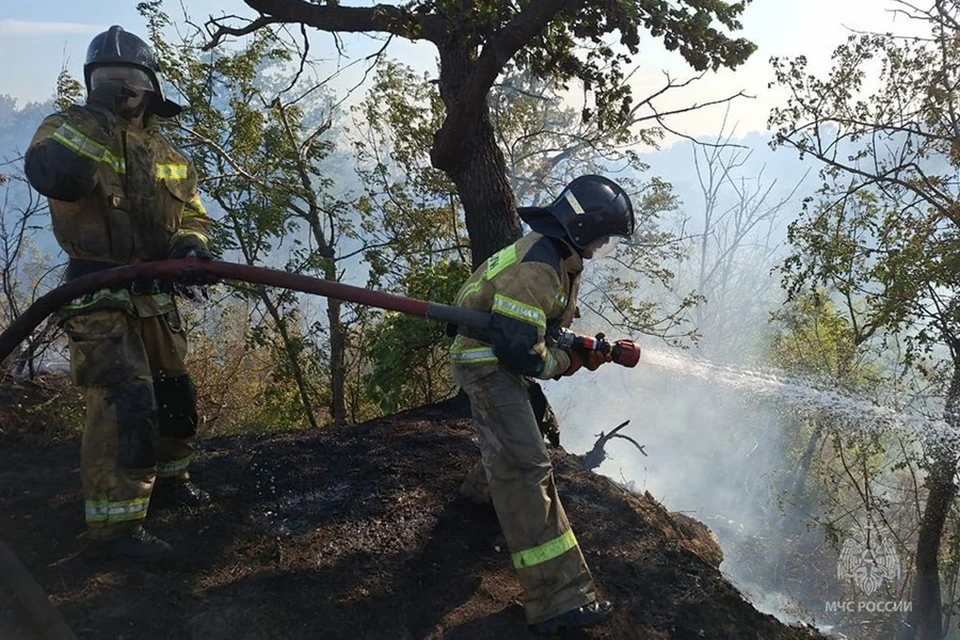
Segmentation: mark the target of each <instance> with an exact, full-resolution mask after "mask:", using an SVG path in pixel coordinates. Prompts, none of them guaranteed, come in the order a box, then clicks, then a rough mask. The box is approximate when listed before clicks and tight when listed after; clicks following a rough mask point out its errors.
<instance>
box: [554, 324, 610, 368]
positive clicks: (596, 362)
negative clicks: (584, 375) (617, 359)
mask: <svg viewBox="0 0 960 640" xmlns="http://www.w3.org/2000/svg"><path fill="white" fill-rule="evenodd" d="M604 337H605V336H604V335H603V334H602V333H598V334H597V340H602V339H603V338H604ZM568 353H569V354H570V366H569V367H567V370H566V371H564V372H563V375H565V376H572V375H573V374H575V373H576V372H577V371H579V370H580V369H581V368H582V367H586V368H587V369H589V370H590V371H596V370H597V369H599V368H600V365H602V364H606V363H607V362H611V361H612V360H613V353H612V352H611V353H603V352H602V351H593V350H591V351H582V350H580V349H573V350H571V351H569V352H568Z"/></svg>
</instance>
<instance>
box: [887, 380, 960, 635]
mask: <svg viewBox="0 0 960 640" xmlns="http://www.w3.org/2000/svg"><path fill="white" fill-rule="evenodd" d="M957 411H960V362H955V363H954V369H953V380H951V382H950V390H949V391H948V393H947V402H946V409H945V411H944V417H945V419H946V422H947V424H948V425H950V427H951V429H954V430H956V429H957V428H958V427H960V419H958V418H960V416H958V415H957ZM933 446H934V451H933V452H932V454H931V457H932V460H931V463H930V468H929V470H928V472H927V478H926V481H925V484H926V486H927V491H928V494H927V502H926V504H925V505H924V509H923V517H922V518H921V519H920V530H919V532H918V536H917V553H916V567H917V575H916V578H915V579H914V583H913V590H912V593H911V596H910V598H911V603H912V605H913V608H912V610H911V611H910V614H909V615H908V616H907V619H906V622H905V624H904V628H903V629H902V630H901V632H900V640H914V639H915V638H919V639H920V640H942V638H943V617H942V612H941V603H942V598H941V593H940V541H941V538H942V537H943V527H944V523H945V522H946V520H947V515H948V514H949V512H950V507H951V505H952V504H953V501H954V499H955V498H956V496H957V485H956V483H955V482H954V477H955V475H956V472H957V455H956V454H955V453H954V452H952V451H949V450H947V449H945V448H943V447H941V446H938V445H937V444H934V445H933Z"/></svg>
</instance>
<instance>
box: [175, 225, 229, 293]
mask: <svg viewBox="0 0 960 640" xmlns="http://www.w3.org/2000/svg"><path fill="white" fill-rule="evenodd" d="M181 258H199V259H200V260H212V259H213V254H212V253H210V250H209V249H207V247H206V246H205V245H204V244H203V243H202V242H200V241H199V240H198V239H196V238H194V237H192V236H185V237H183V238H180V239H179V240H177V241H176V242H174V243H173V246H172V247H170V253H168V254H167V259H168V260H179V259H181ZM219 281H220V279H219V278H217V277H216V276H212V275H207V274H202V273H198V272H196V271H194V270H193V269H184V270H183V271H181V272H180V279H179V280H178V282H179V283H181V284H184V285H186V286H188V287H192V286H200V287H207V286H210V285H214V284H217V283H218V282H219ZM187 297H189V296H187ZM204 297H207V296H206V292H204ZM190 299H191V300H192V299H193V298H190Z"/></svg>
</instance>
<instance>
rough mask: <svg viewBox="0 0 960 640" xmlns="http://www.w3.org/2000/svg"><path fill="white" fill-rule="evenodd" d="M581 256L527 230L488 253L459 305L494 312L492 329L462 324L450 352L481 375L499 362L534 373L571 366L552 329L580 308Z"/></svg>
mask: <svg viewBox="0 0 960 640" xmlns="http://www.w3.org/2000/svg"><path fill="white" fill-rule="evenodd" d="M582 271H583V259H582V258H581V257H580V255H579V254H578V253H577V252H576V251H574V250H573V249H572V248H571V247H570V245H568V244H567V243H566V242H564V241H563V240H561V239H559V238H549V237H546V236H543V235H541V234H539V233H529V234H527V235H525V236H524V237H522V238H521V239H520V240H518V241H517V242H515V243H514V244H512V245H510V246H509V247H506V248H505V249H502V250H501V251H499V252H497V253H496V254H494V255H492V256H491V257H490V258H488V259H487V260H486V261H485V262H484V263H483V264H482V265H480V267H479V268H478V269H477V270H476V271H475V272H474V273H473V275H472V276H470V278H469V279H468V280H467V281H466V283H464V285H463V286H462V287H461V288H460V291H459V293H458V294H457V297H456V304H457V305H460V306H463V307H465V308H467V309H472V310H475V311H484V312H487V313H491V314H492V315H493V320H492V322H491V325H490V328H489V330H486V331H478V330H473V329H466V328H463V327H461V328H459V329H458V335H457V336H456V338H455V339H454V341H453V346H452V347H451V349H450V356H451V358H452V360H453V362H454V363H456V364H459V365H463V366H464V367H468V368H469V370H470V372H471V374H472V376H475V377H482V376H485V375H488V374H490V373H492V372H493V371H495V370H496V369H497V368H498V366H499V365H501V364H502V365H503V366H505V367H507V368H508V369H509V370H510V371H512V372H514V373H517V374H520V375H525V376H531V377H536V378H542V379H547V378H554V377H556V376H558V375H560V374H562V373H563V372H564V371H566V370H567V368H568V367H569V366H570V356H569V355H568V354H567V353H566V352H565V351H563V350H562V349H559V348H557V347H555V346H553V339H552V338H551V331H552V330H553V329H555V328H557V327H569V326H570V323H571V322H572V321H573V318H574V316H575V313H576V301H577V292H578V290H579V287H580V273H581V272H582Z"/></svg>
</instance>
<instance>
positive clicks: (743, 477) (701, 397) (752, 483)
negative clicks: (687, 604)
mask: <svg viewBox="0 0 960 640" xmlns="http://www.w3.org/2000/svg"><path fill="white" fill-rule="evenodd" d="M671 153H672V154H676V153H679V151H677V150H676V149H674V150H671ZM780 161H781V163H782V158H781V159H780ZM653 164H655V165H656V163H653ZM661 166H662V164H661ZM687 166H688V168H689V163H688V165H687ZM780 169H781V170H780V171H777V172H776V174H775V175H791V173H790V172H787V171H784V170H783V169H784V165H783V164H781V166H780ZM755 170H756V167H753V168H751V167H750V166H748V165H744V166H743V167H741V171H743V172H745V173H747V174H749V172H750V171H755ZM802 173H803V171H802V170H799V171H797V170H794V171H793V172H792V175H802ZM667 178H668V179H669V175H668V176H667ZM688 179H689V178H688ZM783 188H784V189H787V190H790V189H792V185H783ZM758 189H759V188H758ZM790 193H793V192H792V191H790ZM801 195H802V193H801V194H799V195H798V196H797V199H799V197H800V196H801ZM681 196H683V199H684V200H685V202H686V206H685V208H684V214H685V215H687V216H688V218H689V221H688V225H687V228H688V229H694V230H696V229H698V228H705V227H703V226H702V224H701V223H702V219H701V217H702V213H698V211H697V194H696V193H693V194H692V195H691V193H690V192H688V193H687V194H683V193H681ZM731 197H733V194H732V193H726V194H723V193H719V194H718V198H719V199H718V201H716V202H714V203H713V205H712V206H713V207H714V211H715V212H722V211H743V210H744V209H743V207H740V208H738V207H737V206H735V205H736V203H733V202H730V201H729V198H731ZM725 198H727V200H724V199H725ZM755 204H756V203H755ZM797 208H798V207H792V206H788V205H787V204H786V202H785V200H783V199H781V198H780V197H779V195H776V192H774V199H773V206H771V207H767V206H762V205H761V204H757V205H756V207H755V211H757V212H759V213H758V215H762V220H763V222H764V224H763V225H762V227H758V228H757V229H758V234H754V235H750V234H747V235H744V236H743V237H739V236H736V237H739V240H738V241H739V242H741V243H742V246H743V247H744V248H745V250H743V251H741V250H739V249H738V248H737V247H730V246H723V245H721V244H717V243H719V242H720V239H722V238H730V237H734V236H735V234H729V233H727V234H724V233H723V232H722V228H721V232H718V233H716V234H715V235H714V236H711V238H710V239H709V240H710V241H709V242H702V243H693V244H692V245H691V250H690V252H689V254H688V259H689V261H690V262H691V263H693V264H694V265H697V263H698V260H701V259H704V258H705V263H706V264H707V265H714V264H719V265H720V266H719V268H718V269H716V270H714V271H713V272H716V273H721V274H722V276H723V278H724V280H723V281H722V282H720V281H717V280H713V281H711V282H710V286H711V289H712V291H713V292H714V298H713V299H712V300H708V303H707V307H708V308H707V309H706V310H701V312H700V313H697V312H693V313H692V314H691V316H692V317H693V319H694V320H698V321H699V322H698V323H697V324H698V328H700V329H701V330H702V332H703V333H704V335H703V338H702V340H701V342H700V346H699V347H696V346H695V347H693V348H691V349H690V350H688V351H680V350H676V349H670V348H668V347H665V346H663V344H662V342H660V341H655V340H654V339H649V338H648V339H642V338H641V339H640V343H641V346H642V347H643V357H642V358H641V362H640V365H639V366H638V367H637V368H635V369H625V368H622V367H618V366H616V365H607V366H604V367H602V368H600V369H599V370H598V371H596V372H594V373H592V374H591V373H589V372H583V373H581V374H578V375H577V376H576V377H574V378H564V379H561V380H560V381H558V382H556V383H553V384H549V385H546V386H545V391H546V393H547V395H548V397H549V399H550V402H551V404H552V405H553V406H554V408H555V410H556V411H557V414H558V416H559V418H560V422H561V428H562V435H561V441H562V444H563V445H564V447H565V448H566V449H567V450H568V451H574V452H578V453H583V452H586V451H588V450H590V449H591V448H592V447H593V444H594V442H595V441H596V438H597V435H598V434H600V433H601V432H609V431H610V430H611V429H613V428H614V427H616V426H617V425H618V424H620V423H621V422H623V421H625V420H630V425H629V426H628V427H627V428H626V429H625V430H624V431H623V432H622V433H624V434H626V435H629V436H631V437H632V438H634V439H636V440H637V441H638V442H639V443H640V444H642V445H643V446H644V447H645V451H646V453H647V454H648V456H649V457H644V456H643V454H642V453H641V452H640V451H638V450H637V449H636V448H634V447H633V445H631V444H630V443H629V442H627V441H625V440H612V441H611V442H610V443H609V444H608V446H607V452H608V454H609V457H608V459H607V460H606V461H605V462H604V463H603V465H601V467H600V468H599V469H598V470H597V471H598V472H600V473H603V474H604V475H607V476H608V477H610V478H612V479H614V480H616V481H618V482H621V483H623V484H625V485H628V488H630V489H632V490H635V491H639V492H643V491H649V492H650V493H651V494H652V495H653V496H654V497H655V498H656V499H657V500H658V501H660V502H661V503H662V504H663V505H664V506H665V507H666V508H667V509H669V510H671V511H679V512H684V513H686V514H687V515H689V516H691V517H694V518H696V519H698V520H700V521H702V522H704V523H705V524H706V525H707V526H709V527H710V528H711V530H712V531H713V532H714V533H715V534H716V536H717V538H718V540H719V542H720V545H721V548H722V549H723V551H724V562H723V563H722V565H721V571H722V572H723V573H724V574H725V575H726V576H727V577H728V578H729V579H730V580H731V582H732V583H733V584H735V585H736V586H738V588H740V589H741V591H742V593H743V594H744V596H745V597H747V598H748V599H749V600H750V601H751V602H752V603H753V604H754V605H755V606H756V607H757V608H758V609H759V610H761V611H764V612H766V613H770V614H773V615H776V616H777V617H778V618H779V619H781V620H782V621H784V622H785V623H788V624H790V623H796V622H801V621H802V622H806V623H810V624H814V625H816V626H818V628H820V629H821V631H824V632H826V633H833V632H834V631H835V627H834V625H835V626H836V628H845V627H844V625H845V624H849V623H851V622H852V621H851V619H850V618H848V617H845V616H844V615H843V612H837V611H836V610H834V611H830V610H828V609H826V607H825V604H826V601H839V600H843V599H844V598H845V597H847V596H848V595H849V594H851V593H852V591H851V589H852V588H853V587H852V586H851V585H850V584H849V583H844V582H843V581H842V580H841V578H840V577H839V576H838V559H839V558H838V555H839V544H840V543H841V542H842V540H841V538H843V537H845V533H846V531H845V527H846V528H849V527H853V526H856V525H862V524H864V523H863V522H858V518H861V517H862V516H863V514H862V513H854V514H847V515H845V516H844V517H843V518H838V519H836V520H832V521H831V526H824V522H825V521H828V520H830V518H829V517H827V516H830V515H834V514H833V512H831V509H834V510H835V509H836V507H837V503H840V502H842V501H844V500H846V501H847V502H848V503H849V504H853V505H856V504H857V501H856V498H857V497H856V496H853V495H848V494H849V493H850V492H852V489H851V488H850V485H849V484H848V485H844V486H840V485H837V486H831V485H830V482H831V481H832V480H833V479H830V478H824V477H820V476H818V473H819V471H818V469H817V463H816V459H817V457H818V456H821V455H824V454H823V450H824V449H823V446H827V445H829V444H830V442H831V441H830V438H829V434H836V437H842V438H844V439H845V440H844V441H845V442H846V441H848V440H849V441H858V442H864V443H869V444H865V445H864V446H865V447H866V446H875V445H876V443H878V442H883V441H885V439H886V440H890V439H893V438H896V439H898V442H910V441H912V440H916V436H917V435H918V434H923V435H924V439H926V438H927V437H929V436H930V435H931V434H935V435H936V436H937V439H939V440H940V442H941V443H943V444H945V445H947V446H949V447H951V448H953V449H956V448H960V437H958V435H957V434H956V433H955V432H954V431H953V430H952V429H950V428H949V427H948V425H946V424H945V423H944V422H943V421H942V420H930V419H928V418H926V417H923V416H919V415H912V414H906V413H904V412H902V411H897V410H894V409H891V408H888V407H885V406H880V405H878V404H876V403H875V402H873V401H872V400H869V399H863V398H852V397H848V396H846V395H844V394H843V393H840V392H838V390H837V389H836V388H833V387H830V386H824V385H823V384H819V383H817V382H816V381H810V380H799V379H795V378H793V377H791V376H789V375H787V374H786V373H785V372H783V371H777V370H771V369H768V368H764V367H762V366H758V364H757V363H763V362H764V360H765V358H766V355H767V353H768V351H767V350H768V348H769V345H770V344H771V341H770V335H771V332H772V329H773V328H772V327H771V326H770V325H769V323H768V319H769V317H770V313H771V312H772V311H776V310H777V309H779V308H780V306H781V305H782V304H783V301H784V299H785V295H784V293H783V291H782V290H781V289H780V287H779V282H778V276H777V275H776V272H775V271H774V268H775V267H776V265H777V263H778V261H779V260H780V259H781V258H782V256H783V255H784V254H785V248H784V247H783V245H782V242H783V240H784V238H783V235H781V233H782V230H783V229H784V227H785V226H786V222H788V221H789V220H790V219H791V217H792V216H794V215H795V213H796V210H797ZM767 214H769V215H767ZM698 216H701V217H698ZM713 222H714V224H715V225H716V224H717V218H714V221H713ZM698 224H701V227H698ZM761 231H762V234H759V232H761ZM715 240H716V243H714V241H715ZM711 243H714V244H711ZM758 247H759V249H758ZM701 248H705V250H706V251H710V252H711V255H710V256H706V257H705V256H703V255H700V254H699V253H698V251H699V250H700V249H701ZM711 256H713V257H711ZM716 256H723V260H722V262H720V263H716V262H715V261H714V257H716ZM667 266H668V268H670V269H672V270H674V271H675V272H676V273H677V274H678V282H677V283H676V286H674V287H673V290H674V292H676V291H689V290H690V289H692V288H697V286H696V285H697V282H696V278H697V276H698V275H702V274H703V273H704V272H705V271H704V270H701V269H698V268H691V267H690V266H689V265H688V266H683V265H667ZM706 271H710V270H709V269H708V270H706ZM718 292H722V295H720V294H719V293H718ZM647 293H648V292H644V294H643V295H646V294H647ZM718 297H719V299H718ZM668 299H669V295H667V296H664V300H668ZM701 323H702V324H701ZM573 328H574V329H575V330H577V331H580V332H583V333H592V332H595V331H599V330H603V331H604V332H605V333H607V334H608V336H611V337H621V336H619V335H616V336H615V335H614V334H615V333H616V331H615V330H612V329H610V327H609V326H608V325H606V324H604V323H603V322H602V321H601V319H599V318H589V317H587V318H584V319H582V320H581V321H580V323H579V324H575V325H574V327H573ZM623 337H632V338H640V336H623ZM818 429H820V430H822V431H818ZM877 446H879V445H877ZM908 446H909V445H908ZM828 448H829V447H828ZM805 456H806V458H804V457H805ZM873 460H874V464H880V465H882V466H883V468H884V469H886V470H889V469H890V467H892V462H893V461H892V455H888V454H887V453H886V452H882V451H881V454H880V455H879V456H877V457H875V458H874V459H873ZM811 461H812V463H811ZM885 472H886V471H885ZM899 490H900V489H899V488H895V487H891V486H886V487H884V486H877V487H875V488H873V489H871V491H872V492H873V493H874V495H873V496H872V499H874V500H880V501H883V500H884V499H886V500H887V502H888V504H895V503H896V502H898V501H899V502H904V501H903V499H902V495H895V493H896V491H899ZM845 492H846V493H845ZM830 500H835V501H834V502H830ZM909 517H912V515H910V516H909ZM909 517H904V518H903V519H901V520H900V524H907V523H908V521H909ZM908 530H909V527H906V528H905V529H904V531H902V532H900V533H903V536H902V540H901V542H902V543H903V545H904V547H905V548H909V545H910V540H909V536H910V535H911V534H909V533H907V531H908ZM898 586H899V585H891V588H890V589H888V590H887V592H886V593H885V595H888V596H889V597H891V598H894V597H897V598H899V597H900V596H901V595H902V594H899V593H893V592H895V591H896V588H897V587H898ZM897 619H898V616H897V615H895V614H890V613H887V614H883V615H878V616H876V617H874V619H873V620H872V621H870V622H869V624H866V623H865V622H864V621H863V620H858V621H857V623H856V624H859V625H862V628H861V629H860V630H858V631H857V632H856V633H853V634H852V635H851V637H864V638H866V637H885V634H886V630H888V629H889V628H890V626H889V625H891V624H893V625H895V624H896V623H897ZM863 634H866V635H863Z"/></svg>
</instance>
